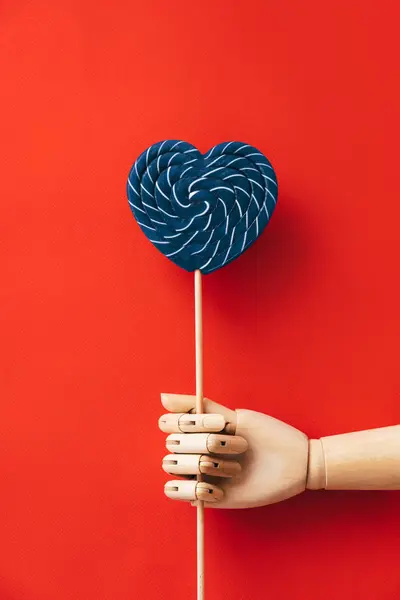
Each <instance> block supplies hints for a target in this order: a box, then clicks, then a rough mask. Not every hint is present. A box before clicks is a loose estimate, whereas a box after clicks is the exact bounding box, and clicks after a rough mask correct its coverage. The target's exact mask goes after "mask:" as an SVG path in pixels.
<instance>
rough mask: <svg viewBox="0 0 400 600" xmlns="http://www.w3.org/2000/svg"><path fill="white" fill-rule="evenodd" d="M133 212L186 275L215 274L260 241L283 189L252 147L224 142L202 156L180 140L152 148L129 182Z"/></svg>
mask: <svg viewBox="0 0 400 600" xmlns="http://www.w3.org/2000/svg"><path fill="white" fill-rule="evenodd" d="M127 194H128V201H129V206H130V207H131V210H132V212H133V215H134V217H135V219H136V221H137V222H138V224H139V226H140V228H141V229H142V231H143V233H144V234H145V235H146V237H147V238H148V239H149V240H150V241H151V242H152V243H153V244H154V245H155V247H156V248H157V249H158V250H160V252H162V253H163V254H164V255H165V256H167V257H168V258H169V259H170V260H172V261H173V262H174V263H175V264H177V265H178V266H179V267H182V268H183V269H186V270H187V271H195V270H196V269H199V270H200V271H201V272H202V273H204V274H206V273H211V272H212V271H215V270H216V269H219V268H220V267H223V266H224V265H227V264H228V263H230V262H231V261H232V260H234V259H235V258H237V257H238V256H239V255H240V254H242V253H243V252H244V251H245V250H246V249H247V248H249V246H251V244H252V243H253V242H254V241H255V240H256V239H257V238H258V236H259V235H261V233H262V232H263V230H264V228H265V226H266V225H267V223H268V221H269V219H270V218H271V215H272V213H273V211H274V209H275V206H276V201H277V194H278V185H277V180H276V175H275V171H274V169H273V168H272V166H271V164H270V162H269V161H268V160H267V158H266V157H265V156H264V155H263V154H262V153H261V152H259V151H258V150H257V149H256V148H254V147H253V146H250V145H249V144H244V143H242V142H224V143H222V144H218V145H217V146H214V147H213V148H211V150H209V151H208V152H207V153H206V154H204V155H203V154H201V153H200V152H199V150H197V148H195V147H194V146H192V145H191V144H188V143H187V142H182V141H178V140H165V141H164V142H159V143H157V144H153V145H152V146H150V147H149V148H148V149H147V150H146V151H145V152H143V153H142V154H141V155H140V156H139V158H138V159H137V160H136V162H135V163H134V165H133V167H132V169H131V171H130V173H129V177H128V183H127Z"/></svg>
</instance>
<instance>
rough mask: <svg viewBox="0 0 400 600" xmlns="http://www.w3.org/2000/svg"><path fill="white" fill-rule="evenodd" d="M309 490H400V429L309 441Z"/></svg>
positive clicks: (391, 428)
mask: <svg viewBox="0 0 400 600" xmlns="http://www.w3.org/2000/svg"><path fill="white" fill-rule="evenodd" d="M306 487H307V488H308V489H311V490H321V489H322V490H323V489H325V490H368V489H369V490H398V489H400V425H394V426H392V427H381V428H379V429H369V430H366V431H356V432H353V433H344V434H340V435H332V436H328V437H323V438H320V439H319V440H309V455H308V472H307V484H306Z"/></svg>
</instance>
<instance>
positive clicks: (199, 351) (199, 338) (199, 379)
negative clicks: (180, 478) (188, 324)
mask: <svg viewBox="0 0 400 600" xmlns="http://www.w3.org/2000/svg"><path fill="white" fill-rule="evenodd" d="M194 307H195V308H194V315H195V330H196V413H202V412H203V308H202V293H201V271H195V273H194ZM197 481H202V477H201V475H198V476H197ZM197 600H204V502H201V501H198V502H197Z"/></svg>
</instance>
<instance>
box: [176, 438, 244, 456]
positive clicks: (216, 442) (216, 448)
mask: <svg viewBox="0 0 400 600" xmlns="http://www.w3.org/2000/svg"><path fill="white" fill-rule="evenodd" d="M166 446H167V449H168V450H169V452H173V453H174V454H209V453H211V454H242V453H243V452H246V450H247V447H248V444H247V441H246V440H245V439H244V438H242V437H241V436H238V435H222V434H217V433H190V434H184V433H173V434H172V435H169V436H168V437H167V440H166Z"/></svg>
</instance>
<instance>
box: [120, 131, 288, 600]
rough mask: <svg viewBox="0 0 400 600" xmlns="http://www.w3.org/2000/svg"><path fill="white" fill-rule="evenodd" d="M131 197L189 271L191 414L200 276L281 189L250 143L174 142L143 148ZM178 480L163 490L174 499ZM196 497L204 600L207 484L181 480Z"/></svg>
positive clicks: (240, 239) (252, 231)
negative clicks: (200, 146)
mask: <svg viewBox="0 0 400 600" xmlns="http://www.w3.org/2000/svg"><path fill="white" fill-rule="evenodd" d="M127 191H128V201H129V205H130V207H131V209H132V212H133V215H134V217H135V219H136V221H137V222H138V224H139V226H140V227H141V229H142V231H143V233H144V234H145V235H146V236H147V237H148V239H149V240H150V241H151V242H152V243H153V244H154V245H155V247H156V248H158V250H160V251H161V252H162V253H163V254H165V256H167V257H168V258H169V259H171V260H172V261H173V262H174V263H175V264H177V265H178V266H180V267H183V268H184V269H186V270H187V271H194V272H195V276H194V282H195V286H194V292H195V294H194V295H195V325H196V413H202V412H203V411H204V407H203V333H202V321H203V318H202V291H201V288H202V286H201V279H202V277H201V274H202V273H212V272H213V271H215V270H216V269H219V268H220V267H223V266H224V265H227V264H228V263H230V262H231V261H232V260H234V259H235V258H237V257H238V256H239V255H240V254H242V253H243V252H244V251H245V250H246V249H247V248H249V246H251V244H252V243H253V242H254V241H255V240H256V239H257V238H258V236H259V235H261V233H262V232H263V230H264V228H265V226H266V225H267V223H268V221H269V219H270V218H271V215H272V213H273V211H274V209H275V206H276V200H277V193H278V186H277V181H276V175H275V172H274V170H273V168H272V166H271V164H270V162H269V161H268V160H267V158H266V157H265V156H264V155H263V154H262V153H261V152H259V151H258V150H257V149H256V148H253V146H250V145H249V144H243V143H242V142H225V143H222V144H218V145H217V146H214V148H211V150H210V151H209V152H207V153H206V154H204V155H202V154H201V153H200V152H199V150H197V148H195V147H194V146H192V145H191V144H188V143H187V142H181V141H179V140H166V141H164V142H159V143H158V144H154V145H153V146H150V147H149V148H147V150H146V151H145V152H143V153H142V154H141V155H140V156H139V158H138V159H137V160H136V162H135V163H134V165H133V167H132V169H131V171H130V173H129V177H128V185H127ZM181 483H182V482H181V481H170V482H168V483H167V484H166V487H165V492H166V494H167V495H169V496H170V497H171V490H172V496H173V497H179V491H180V485H181ZM185 485H186V492H185V494H184V495H185V497H186V499H187V486H188V485H189V486H190V488H191V493H192V499H193V500H197V565H198V567H197V598H198V600H204V504H203V501H200V499H199V498H200V497H203V496H199V494H200V491H199V490H202V492H204V489H205V488H206V490H207V496H206V497H207V498H211V496H210V495H212V494H213V493H215V494H216V493H217V489H216V488H215V486H213V485H212V484H209V483H207V482H204V481H202V478H201V475H198V478H197V481H191V482H187V481H186V482H185Z"/></svg>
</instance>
